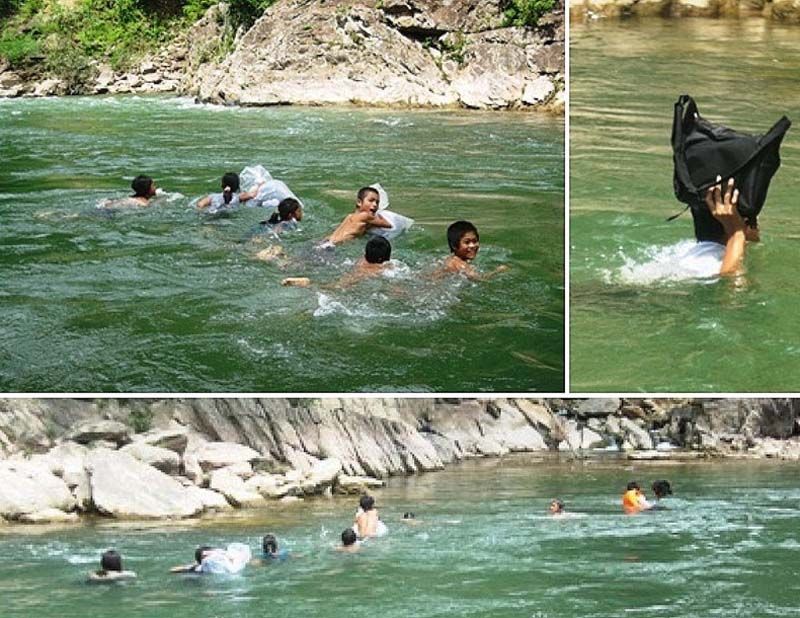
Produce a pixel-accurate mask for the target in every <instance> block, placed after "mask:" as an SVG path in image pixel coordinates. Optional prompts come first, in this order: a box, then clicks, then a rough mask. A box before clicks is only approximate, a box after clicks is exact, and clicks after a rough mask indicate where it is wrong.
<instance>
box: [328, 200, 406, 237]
mask: <svg viewBox="0 0 800 618" xmlns="http://www.w3.org/2000/svg"><path fill="white" fill-rule="evenodd" d="M380 199H381V198H380V194H379V193H378V191H377V189H373V188H372V187H363V188H361V189H359V191H358V197H357V199H356V210H355V212H351V213H350V214H349V215H347V216H346V217H345V218H344V220H343V221H342V222H341V223H340V224H339V227H337V228H336V229H335V230H334V231H333V234H331V235H330V236H329V237H328V238H327V240H326V241H325V243H323V245H322V246H335V245H341V244H342V243H345V242H347V241H349V240H353V239H355V238H358V237H360V236H363V235H364V234H366V233H367V230H368V229H369V228H371V227H385V228H390V227H392V224H391V223H389V222H388V221H387V220H386V219H384V218H383V217H382V216H380V215H379V214H377V213H378V206H380Z"/></svg>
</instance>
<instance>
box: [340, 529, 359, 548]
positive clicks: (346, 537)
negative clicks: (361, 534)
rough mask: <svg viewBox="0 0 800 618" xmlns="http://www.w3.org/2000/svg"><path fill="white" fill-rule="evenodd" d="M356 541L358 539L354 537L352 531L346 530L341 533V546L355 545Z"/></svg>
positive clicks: (354, 534)
mask: <svg viewBox="0 0 800 618" xmlns="http://www.w3.org/2000/svg"><path fill="white" fill-rule="evenodd" d="M356 540H358V537H357V536H356V533H355V532H354V531H353V529H352V528H348V529H347V530H345V531H344V532H342V545H344V546H345V547H348V546H350V545H355V544H356Z"/></svg>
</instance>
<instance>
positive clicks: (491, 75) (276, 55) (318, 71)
mask: <svg viewBox="0 0 800 618" xmlns="http://www.w3.org/2000/svg"><path fill="white" fill-rule="evenodd" d="M227 12H228V6H227V5H226V4H225V3H220V4H219V5H216V6H213V7H211V8H210V9H209V10H208V12H207V13H206V14H205V16H204V17H203V18H202V19H201V20H200V21H198V22H197V23H196V24H195V25H194V26H193V27H192V28H191V30H190V31H188V32H185V33H183V34H181V35H180V36H179V37H177V38H176V39H175V40H174V41H173V42H172V43H171V44H170V45H169V46H168V47H166V48H165V49H164V50H162V51H161V52H160V53H158V54H157V55H156V56H154V57H151V58H147V59H145V60H144V61H143V62H142V63H141V64H140V65H139V66H138V67H136V68H134V69H133V70H130V71H124V72H115V71H113V70H112V69H111V67H110V66H109V65H108V64H105V63H103V62H99V61H95V62H94V63H93V64H92V65H91V66H89V67H88V69H87V71H85V76H84V77H83V78H82V80H81V81H80V82H71V81H69V80H66V79H60V78H57V77H53V76H48V75H46V74H44V73H43V69H42V67H37V66H31V67H29V68H27V69H25V70H19V69H14V70H12V69H11V68H10V67H9V66H8V65H5V66H3V65H0V96H5V97H15V96H50V95H63V94H120V93H138V94H149V93H175V94H181V95H189V96H194V97H196V98H197V99H198V100H199V101H203V102H210V103H218V104H226V105H247V106H261V105H286V104H299V105H327V104H337V105H339V104H354V105H364V106H400V107H462V108H473V109H531V110H544V111H549V112H554V113H563V109H564V43H565V34H564V20H563V4H562V3H560V2H557V3H556V7H555V9H554V10H553V11H552V12H550V13H548V14H546V15H544V16H543V17H542V18H540V19H539V23H538V25H537V27H536V28H529V27H516V26H515V27H506V26H504V23H505V22H504V16H503V10H502V3H501V1H500V0H448V1H447V2H440V1H438V0H382V1H381V2H377V3H376V2H374V1H372V0H370V1H365V0H281V1H279V2H277V3H276V4H275V5H273V6H272V7H270V8H269V9H267V11H266V12H265V14H264V16H263V17H261V18H260V19H259V20H258V21H256V23H255V24H254V25H253V26H252V27H251V28H250V29H248V30H247V31H246V32H242V31H238V32H236V33H231V32H230V31H229V30H230V26H229V20H228V18H227ZM231 39H232V43H230V42H229V41H231Z"/></svg>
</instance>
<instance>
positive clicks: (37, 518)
mask: <svg viewBox="0 0 800 618" xmlns="http://www.w3.org/2000/svg"><path fill="white" fill-rule="evenodd" d="M19 521H20V523H23V524H66V523H77V522H78V521H80V518H79V517H78V514H77V513H65V512H64V511H61V510H59V509H53V508H50V509H42V510H41V511H35V512H33V513H23V514H22V515H20V516H19Z"/></svg>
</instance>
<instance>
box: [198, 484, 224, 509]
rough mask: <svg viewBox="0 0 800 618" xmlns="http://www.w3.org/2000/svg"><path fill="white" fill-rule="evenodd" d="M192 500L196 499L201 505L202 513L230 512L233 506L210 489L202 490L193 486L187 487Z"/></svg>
mask: <svg viewBox="0 0 800 618" xmlns="http://www.w3.org/2000/svg"><path fill="white" fill-rule="evenodd" d="M187 490H188V492H189V495H190V496H191V497H192V499H197V500H198V501H200V503H201V504H202V505H203V510H204V511H232V510H233V505H231V503H230V502H228V501H227V499H226V498H225V496H223V495H222V494H220V493H217V492H216V491H212V490H210V489H202V488H201V487H195V486H194V485H192V486H189V487H187Z"/></svg>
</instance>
